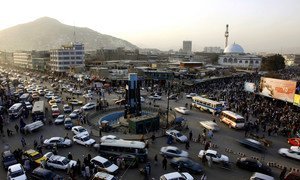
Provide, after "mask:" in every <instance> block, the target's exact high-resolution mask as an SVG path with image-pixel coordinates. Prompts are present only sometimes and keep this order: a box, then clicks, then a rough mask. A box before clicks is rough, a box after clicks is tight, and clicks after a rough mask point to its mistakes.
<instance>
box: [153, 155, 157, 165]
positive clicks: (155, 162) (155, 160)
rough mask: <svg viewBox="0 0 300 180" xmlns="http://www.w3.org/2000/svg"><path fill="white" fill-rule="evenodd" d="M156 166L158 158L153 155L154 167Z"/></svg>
mask: <svg viewBox="0 0 300 180" xmlns="http://www.w3.org/2000/svg"><path fill="white" fill-rule="evenodd" d="M157 164H158V157H157V154H155V156H154V165H157Z"/></svg>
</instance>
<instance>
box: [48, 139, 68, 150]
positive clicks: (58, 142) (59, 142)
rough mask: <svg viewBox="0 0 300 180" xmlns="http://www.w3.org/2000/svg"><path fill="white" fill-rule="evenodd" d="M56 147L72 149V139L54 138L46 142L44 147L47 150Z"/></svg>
mask: <svg viewBox="0 0 300 180" xmlns="http://www.w3.org/2000/svg"><path fill="white" fill-rule="evenodd" d="M54 145H56V146H57V147H70V146H72V141H71V140H70V139H66V138H62V137H52V138H50V139H45V140H44V146H45V147H47V148H51V147H53V146H54Z"/></svg>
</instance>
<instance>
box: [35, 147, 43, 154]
mask: <svg viewBox="0 0 300 180" xmlns="http://www.w3.org/2000/svg"><path fill="white" fill-rule="evenodd" d="M42 148H43V147H42V145H38V146H37V147H36V149H37V151H38V152H39V153H41V154H43V151H42Z"/></svg>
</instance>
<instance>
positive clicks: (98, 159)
mask: <svg viewBox="0 0 300 180" xmlns="http://www.w3.org/2000/svg"><path fill="white" fill-rule="evenodd" d="M92 160H96V161H98V162H101V163H104V162H106V161H108V160H107V159H106V158H104V157H101V156H95V157H94V158H92Z"/></svg>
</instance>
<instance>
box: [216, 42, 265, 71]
mask: <svg viewBox="0 0 300 180" xmlns="http://www.w3.org/2000/svg"><path fill="white" fill-rule="evenodd" d="M261 61H262V59H261V58H260V57H258V56H256V55H252V54H246V53H245V52H244V49H243V48H242V46H240V45H238V44H235V43H234V44H231V45H229V46H227V47H226V48H225V50H224V54H223V55H221V56H219V59H218V63H219V64H220V65H223V66H231V67H238V68H250V69H253V68H260V66H261Z"/></svg>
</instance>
